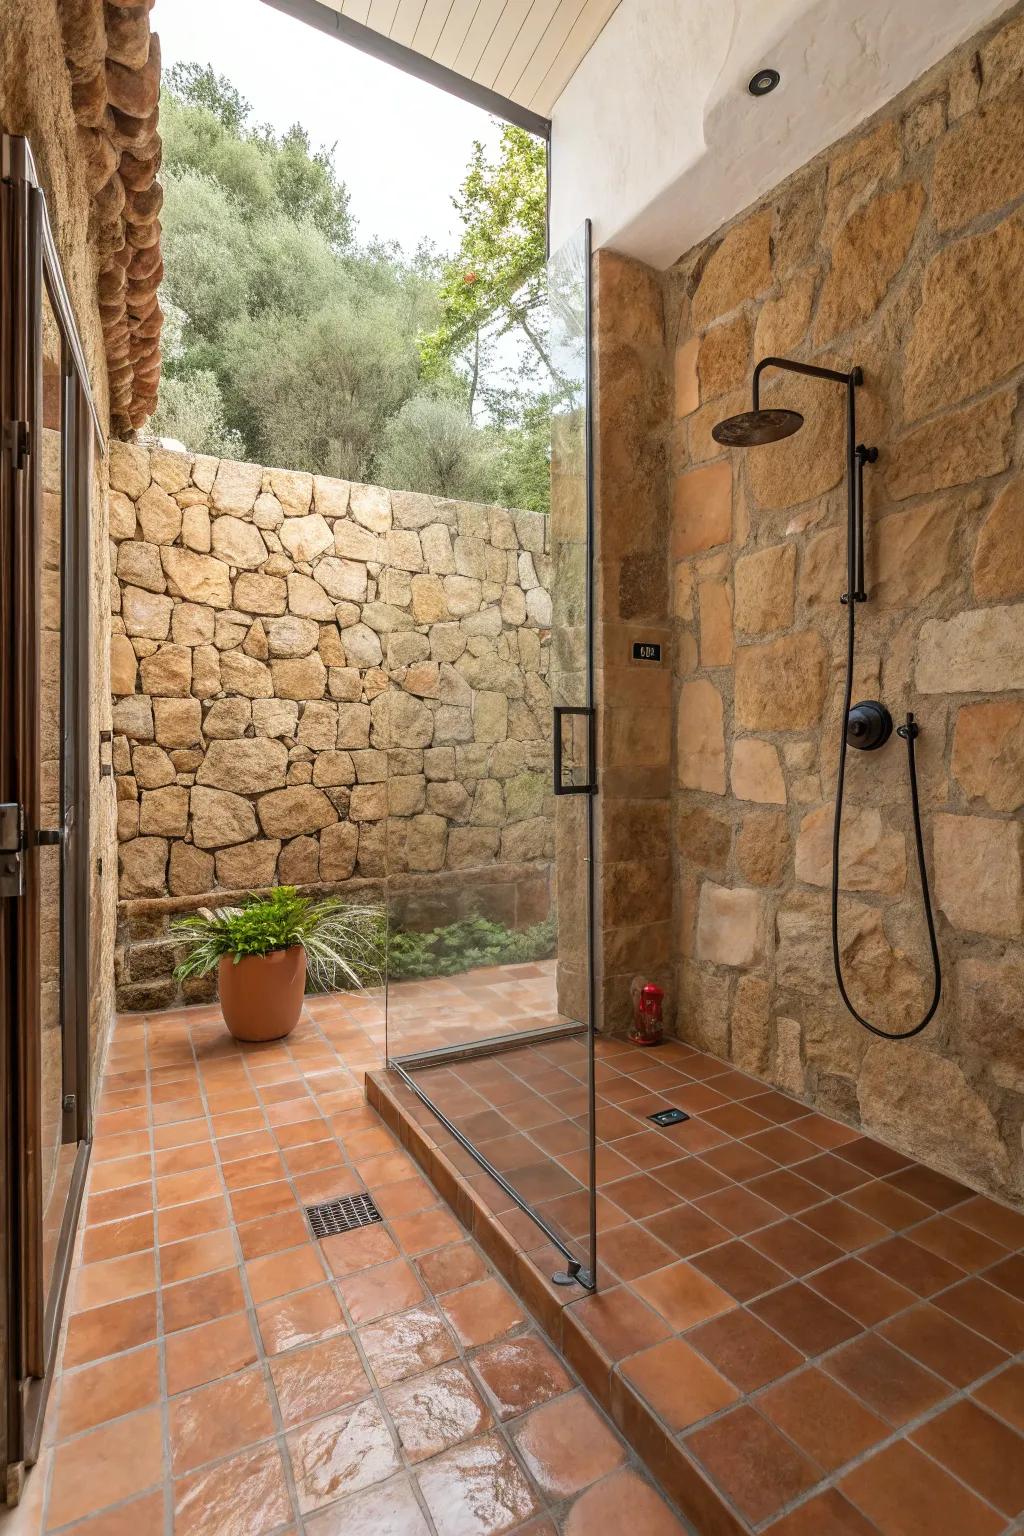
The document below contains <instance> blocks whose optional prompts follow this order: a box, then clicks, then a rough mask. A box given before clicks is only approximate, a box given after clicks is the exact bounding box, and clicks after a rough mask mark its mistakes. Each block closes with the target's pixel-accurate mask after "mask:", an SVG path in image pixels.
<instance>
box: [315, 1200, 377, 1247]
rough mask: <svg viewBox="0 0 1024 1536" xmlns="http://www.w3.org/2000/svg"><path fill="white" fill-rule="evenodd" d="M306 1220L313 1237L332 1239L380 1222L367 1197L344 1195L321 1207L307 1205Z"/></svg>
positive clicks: (326, 1202)
mask: <svg viewBox="0 0 1024 1536" xmlns="http://www.w3.org/2000/svg"><path fill="white" fill-rule="evenodd" d="M306 1220H307V1221H308V1222H309V1229H310V1231H311V1232H312V1234H313V1236H314V1237H333V1236H336V1235H337V1234H338V1233H339V1232H354V1231H355V1229H356V1228H357V1227H368V1226H370V1224H371V1223H372V1222H375V1221H380V1211H378V1209H377V1207H376V1206H375V1205H374V1203H373V1200H372V1199H371V1197H370V1196H369V1195H366V1194H360V1195H344V1196H343V1197H342V1198H341V1199H340V1200H325V1201H324V1203H323V1204H322V1205H307V1206H306Z"/></svg>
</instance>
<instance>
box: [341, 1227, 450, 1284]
mask: <svg viewBox="0 0 1024 1536" xmlns="http://www.w3.org/2000/svg"><path fill="white" fill-rule="evenodd" d="M457 1231H458V1232H459V1233H460V1235H461V1232H462V1228H461V1227H459V1228H457ZM319 1247H320V1250H321V1252H322V1253H323V1256H324V1258H325V1259H326V1260H327V1263H328V1265H329V1267H330V1270H331V1273H332V1274H334V1275H337V1276H338V1278H339V1279H341V1278H342V1277H343V1276H345V1275H354V1274H357V1273H358V1272H359V1270H361V1269H369V1268H370V1267H371V1266H372V1265H374V1264H387V1263H390V1262H391V1261H392V1260H394V1259H397V1258H398V1249H397V1248H396V1247H395V1242H394V1239H393V1238H392V1236H391V1234H390V1232H389V1231H388V1230H387V1228H386V1227H385V1226H383V1225H381V1224H380V1223H377V1224H376V1225H374V1226H370V1227H357V1228H355V1230H354V1231H352V1232H342V1233H339V1234H338V1235H337V1236H331V1237H325V1238H323V1240H322V1241H321V1242H320V1244H319Z"/></svg>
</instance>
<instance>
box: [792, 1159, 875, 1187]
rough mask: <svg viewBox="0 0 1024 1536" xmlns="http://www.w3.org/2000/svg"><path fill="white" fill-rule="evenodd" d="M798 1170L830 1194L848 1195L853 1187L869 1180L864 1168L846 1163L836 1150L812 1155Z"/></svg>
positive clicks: (803, 1177) (805, 1177)
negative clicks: (837, 1154)
mask: <svg viewBox="0 0 1024 1536" xmlns="http://www.w3.org/2000/svg"><path fill="white" fill-rule="evenodd" d="M797 1171H798V1173H799V1175H800V1177H801V1178H802V1179H806V1180H807V1181H808V1183H810V1184H817V1185H818V1186H819V1188H821V1189H823V1190H824V1191H825V1193H826V1194H829V1195H846V1194H848V1193H849V1192H850V1190H851V1189H858V1188H860V1186H861V1185H863V1184H867V1183H868V1182H869V1175H868V1174H866V1173H865V1172H864V1170H863V1168H855V1167H854V1165H853V1164H852V1163H844V1162H843V1160H842V1158H841V1157H837V1156H836V1154H835V1153H834V1152H823V1153H821V1154H820V1156H818V1157H812V1158H811V1159H810V1160H809V1161H808V1162H806V1163H801V1164H800V1166H799V1169H798V1170H797Z"/></svg>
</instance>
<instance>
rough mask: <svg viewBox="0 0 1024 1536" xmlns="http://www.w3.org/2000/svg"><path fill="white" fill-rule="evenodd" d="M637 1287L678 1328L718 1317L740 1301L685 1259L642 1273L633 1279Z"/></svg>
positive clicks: (634, 1288) (644, 1297)
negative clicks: (663, 1267)
mask: <svg viewBox="0 0 1024 1536" xmlns="http://www.w3.org/2000/svg"><path fill="white" fill-rule="evenodd" d="M633 1290H635V1291H637V1292H638V1293H639V1295H640V1296H642V1297H643V1299H644V1301H646V1302H648V1303H649V1304H650V1305H651V1306H652V1307H654V1308H655V1309H656V1310H657V1311H658V1312H660V1313H661V1315H662V1317H663V1318H664V1319H665V1321H666V1322H667V1323H668V1324H669V1325H670V1327H672V1328H673V1329H675V1330H676V1331H677V1332H681V1331H682V1330H683V1329H686V1328H692V1327H694V1326H695V1325H696V1324H697V1323H703V1322H706V1321H707V1319H708V1318H709V1317H717V1315H718V1314H719V1313H720V1312H727V1311H729V1309H730V1308H731V1307H734V1306H735V1305H736V1302H735V1300H734V1298H733V1297H732V1296H730V1295H729V1294H728V1293H727V1292H726V1291H723V1290H722V1289H721V1287H720V1286H717V1285H715V1283H714V1281H712V1280H709V1279H708V1277H707V1276H706V1275H702V1274H701V1272H700V1270H698V1269H695V1268H694V1267H693V1265H692V1264H687V1263H685V1262H680V1263H678V1264H673V1265H671V1266H670V1267H669V1268H668V1269H659V1270H656V1271H655V1272H654V1274H652V1275H643V1276H641V1277H640V1279H638V1280H635V1281H634V1282H633Z"/></svg>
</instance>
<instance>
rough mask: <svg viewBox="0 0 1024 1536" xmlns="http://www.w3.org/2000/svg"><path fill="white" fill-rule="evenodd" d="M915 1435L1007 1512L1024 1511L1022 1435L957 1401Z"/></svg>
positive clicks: (916, 1441)
mask: <svg viewBox="0 0 1024 1536" xmlns="http://www.w3.org/2000/svg"><path fill="white" fill-rule="evenodd" d="M911 1439H912V1440H913V1441H914V1444H915V1445H917V1446H919V1447H920V1448H921V1450H922V1451H927V1452H928V1454H929V1456H933V1457H934V1458H935V1460H936V1461H937V1462H938V1463H939V1464H940V1465H941V1466H943V1467H945V1468H946V1470H947V1471H949V1472H952V1473H953V1475H954V1476H955V1477H958V1478H959V1479H960V1481H961V1482H963V1483H966V1484H967V1485H968V1487H969V1488H973V1489H974V1491H975V1493H980V1494H981V1496H982V1498H985V1499H987V1500H988V1502H989V1503H990V1504H994V1505H995V1506H996V1508H997V1509H1001V1510H1002V1512H1003V1514H1004V1515H1008V1516H1010V1517H1013V1516H1015V1515H1019V1514H1020V1513H1021V1511H1022V1510H1024V1439H1022V1438H1021V1436H1020V1435H1018V1434H1017V1433H1016V1432H1015V1431H1014V1430H1012V1429H1009V1428H1007V1426H1006V1425H1005V1424H1004V1423H1002V1421H1001V1420H1000V1419H996V1418H993V1417H992V1415H991V1414H989V1413H986V1412H985V1410H984V1409H983V1408H979V1407H978V1406H977V1405H976V1404H975V1403H971V1402H959V1403H954V1404H953V1405H952V1406H951V1407H949V1408H946V1409H945V1410H944V1411H943V1412H942V1413H940V1414H938V1415H937V1416H936V1417H935V1418H934V1419H929V1420H928V1422H927V1423H926V1424H922V1425H921V1426H920V1427H919V1428H918V1429H916V1430H915V1431H914V1433H913V1435H912V1436H911Z"/></svg>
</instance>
